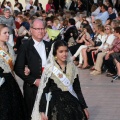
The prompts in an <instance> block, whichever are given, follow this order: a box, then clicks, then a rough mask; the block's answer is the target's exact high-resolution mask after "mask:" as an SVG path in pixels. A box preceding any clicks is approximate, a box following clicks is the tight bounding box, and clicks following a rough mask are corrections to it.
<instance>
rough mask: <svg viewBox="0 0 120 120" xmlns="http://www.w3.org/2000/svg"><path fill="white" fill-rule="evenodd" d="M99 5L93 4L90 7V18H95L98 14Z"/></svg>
mask: <svg viewBox="0 0 120 120" xmlns="http://www.w3.org/2000/svg"><path fill="white" fill-rule="evenodd" d="M100 8H101V5H99V6H98V5H97V4H93V5H92V7H91V16H94V17H95V16H97V15H98V14H99V13H100Z"/></svg>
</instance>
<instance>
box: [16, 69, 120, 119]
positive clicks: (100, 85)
mask: <svg viewBox="0 0 120 120" xmlns="http://www.w3.org/2000/svg"><path fill="white" fill-rule="evenodd" d="M79 71H80V73H79V75H80V81H81V87H82V91H83V94H84V97H85V100H86V102H87V104H88V107H89V112H90V119H89V120H120V81H115V82H114V83H111V78H109V77H106V76H105V74H102V75H98V76H91V75H90V74H89V72H90V71H89V70H80V69H79ZM18 83H19V85H20V87H21V88H22V80H20V79H18Z"/></svg>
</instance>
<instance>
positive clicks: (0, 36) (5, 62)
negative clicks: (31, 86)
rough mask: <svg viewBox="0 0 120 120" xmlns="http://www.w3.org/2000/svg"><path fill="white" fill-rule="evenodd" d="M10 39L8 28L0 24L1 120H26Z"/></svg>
mask: <svg viewBox="0 0 120 120" xmlns="http://www.w3.org/2000/svg"><path fill="white" fill-rule="evenodd" d="M8 39H9V30H8V27H7V26H6V25H5V24H0V77H1V78H0V120H26V117H25V109H24V103H23V97H22V93H21V91H20V89H19V86H18V84H17V82H16V80H15V78H14V74H13V66H14V62H15V54H14V51H13V48H12V47H11V46H10V45H9V44H8V43H7V42H8Z"/></svg>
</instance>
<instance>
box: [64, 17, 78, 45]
mask: <svg viewBox="0 0 120 120" xmlns="http://www.w3.org/2000/svg"><path fill="white" fill-rule="evenodd" d="M71 37H73V38H74V40H76V39H77V37H78V30H77V28H76V26H75V20H74V19H73V18H70V19H69V21H68V27H67V29H66V31H65V33H64V39H65V41H66V42H67V43H68V41H69V39H70V38H71Z"/></svg>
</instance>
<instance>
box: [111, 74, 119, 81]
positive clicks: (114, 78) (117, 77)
mask: <svg viewBox="0 0 120 120" xmlns="http://www.w3.org/2000/svg"><path fill="white" fill-rule="evenodd" d="M112 78H113V80H112V81H111V82H113V81H115V80H119V79H120V75H115V76H113V77H112Z"/></svg>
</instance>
